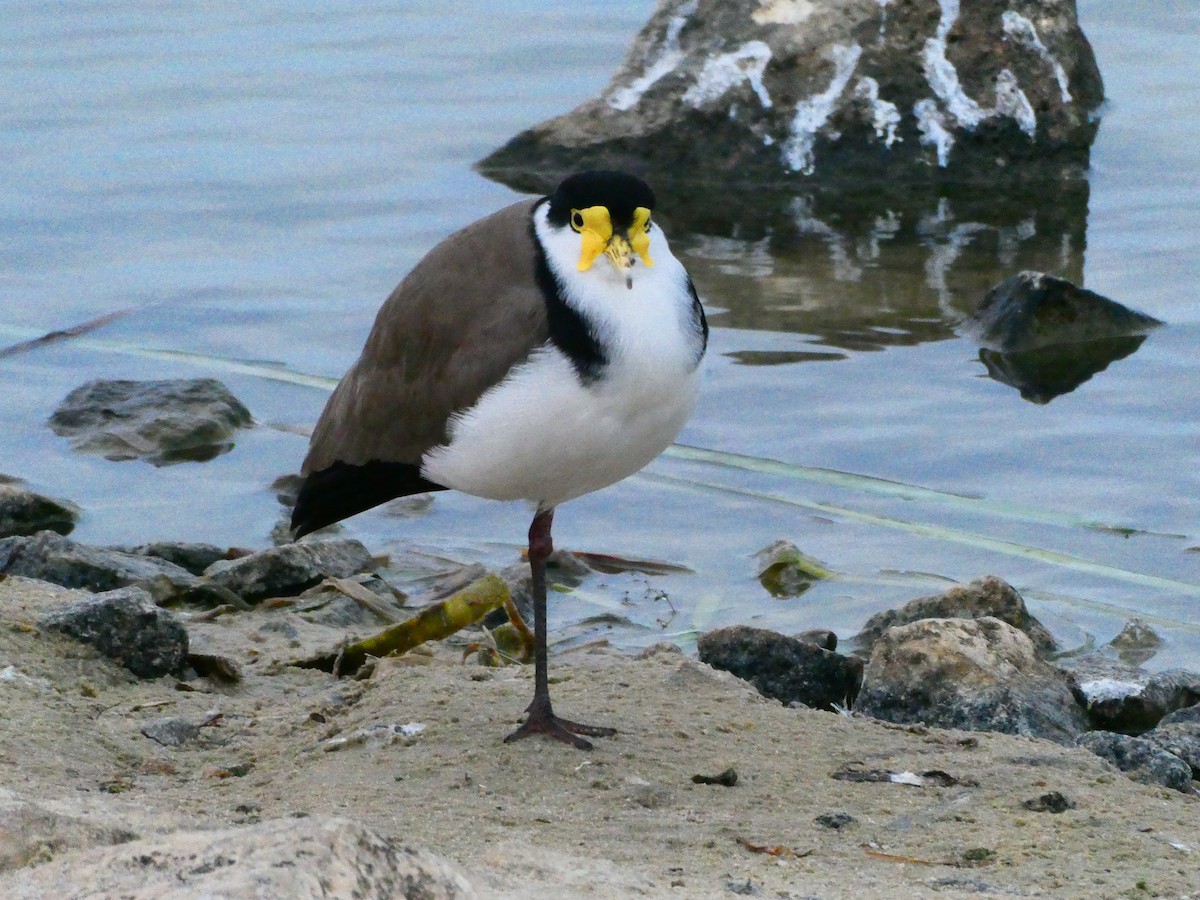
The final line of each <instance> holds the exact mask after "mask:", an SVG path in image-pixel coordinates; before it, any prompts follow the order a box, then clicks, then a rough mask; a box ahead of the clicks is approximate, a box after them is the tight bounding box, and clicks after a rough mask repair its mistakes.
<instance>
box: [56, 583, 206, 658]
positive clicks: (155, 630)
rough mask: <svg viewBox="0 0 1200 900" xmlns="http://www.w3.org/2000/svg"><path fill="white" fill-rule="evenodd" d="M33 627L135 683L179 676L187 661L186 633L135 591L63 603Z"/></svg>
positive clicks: (171, 616)
mask: <svg viewBox="0 0 1200 900" xmlns="http://www.w3.org/2000/svg"><path fill="white" fill-rule="evenodd" d="M38 624H39V625H41V627H42V628H45V629H48V630H51V631H61V632H63V633H64V634H68V635H70V636H71V637H73V638H75V639H76V640H79V641H82V642H84V643H85V644H89V645H91V646H92V647H95V648H96V649H97V650H99V651H100V652H101V653H103V654H104V655H105V656H108V657H109V658H111V659H113V660H115V661H117V662H119V663H120V664H121V665H123V666H124V667H125V668H127V669H128V670H129V671H130V672H132V673H133V674H134V675H137V676H138V677H139V678H158V677H160V676H163V675H170V674H173V673H178V672H179V671H180V670H181V669H182V668H183V664H184V661H185V660H186V659H187V652H188V635H187V629H185V628H184V627H183V623H182V622H180V620H179V617H178V616H176V615H175V614H174V613H173V612H171V611H170V610H166V609H160V608H159V607H158V606H157V604H155V602H154V600H153V598H151V596H150V595H149V594H147V593H146V592H145V591H143V590H141V589H140V588H122V589H120V590H116V591H106V592H105V593H102V594H96V595H95V596H93V597H88V598H86V599H84V600H80V601H76V602H71V603H67V604H65V605H63V606H61V607H59V608H57V609H52V610H50V611H49V612H47V613H46V614H45V615H44V616H43V617H42V619H41V621H40V622H39V623H38Z"/></svg>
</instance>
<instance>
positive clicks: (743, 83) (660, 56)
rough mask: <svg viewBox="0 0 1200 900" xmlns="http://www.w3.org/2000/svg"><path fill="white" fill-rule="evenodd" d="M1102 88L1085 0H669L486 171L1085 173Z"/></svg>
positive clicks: (782, 178) (851, 178) (832, 175)
mask: <svg viewBox="0 0 1200 900" xmlns="http://www.w3.org/2000/svg"><path fill="white" fill-rule="evenodd" d="M1103 99H1104V88H1103V84H1102V82H1101V79H1100V72H1099V69H1098V68H1097V67H1096V62H1095V58H1094V56H1093V54H1092V49H1091V47H1090V45H1089V44H1088V42H1087V39H1086V38H1085V37H1084V35H1083V32H1082V31H1081V30H1080V27H1079V23H1078V21H1077V18H1076V12H1075V4H1074V2H1070V0H1065V2H1059V3H1054V4H1046V3H1042V2H1038V0H979V2H976V3H972V4H967V5H966V6H965V7H960V4H959V2H958V0H941V2H940V3H938V4H935V3H933V2H932V0H924V2H914V3H892V2H887V0H877V2H866V0H860V2H855V3H845V2H841V0H741V2H728V0H665V2H661V3H659V5H658V8H657V9H656V10H655V12H654V15H653V16H652V17H651V19H650V21H649V22H648V23H647V24H646V26H645V28H643V29H642V31H641V33H640V34H639V35H638V36H637V38H636V39H635V40H634V43H633V46H632V47H631V48H630V50H629V53H628V54H627V56H626V58H625V61H624V64H623V65H622V67H621V69H620V71H618V72H617V74H616V75H615V76H614V77H613V79H612V81H611V83H610V84H609V86H608V87H607V88H606V89H605V90H604V92H603V93H602V94H601V95H600V96H599V97H597V98H595V99H592V100H589V101H587V102H586V103H584V104H583V105H582V106H580V107H578V108H577V109H575V110H574V111H572V112H570V113H568V114H566V115H563V116H559V117H558V118H554V119H551V120H549V121H546V122H543V123H541V124H540V125H536V126H534V127H533V128H531V129H529V130H528V131H525V132H523V133H521V134H519V135H517V136H516V137H515V138H513V139H512V140H511V141H509V143H508V144H506V145H505V146H504V147H501V148H500V149H499V150H497V151H495V152H494V153H492V154H491V155H490V156H489V157H487V158H486V159H485V160H483V161H482V162H481V163H480V166H481V168H482V169H484V170H485V171H487V172H489V173H493V174H496V175H497V176H499V177H501V178H504V179H505V180H511V179H512V178H513V177H514V176H515V177H517V178H519V177H521V175H523V174H525V173H540V174H541V176H542V177H545V178H548V179H549V180H557V178H559V177H561V176H562V175H563V174H565V173H566V172H568V171H573V170H576V169H580V168H619V169H629V170H632V171H636V172H640V173H643V174H651V175H656V176H658V175H661V177H664V178H665V177H670V176H676V177H677V176H678V175H679V174H680V173H687V174H688V175H690V176H700V177H704V178H708V179H710V180H713V179H715V180H720V181H724V182H726V183H730V182H747V181H756V182H760V183H761V182H787V183H792V184H796V183H802V182H807V181H821V182H828V181H830V180H835V179H840V180H845V181H847V182H853V183H854V184H861V183H862V182H863V181H864V180H866V179H874V180H882V179H885V178H886V179H893V180H894V179H898V178H899V179H930V178H944V179H959V180H994V179H996V178H999V177H1006V178H1020V177H1028V176H1030V175H1035V174H1043V175H1045V174H1050V175H1055V176H1056V175H1059V174H1061V173H1062V172H1071V173H1079V172H1082V171H1084V170H1085V169H1086V168H1087V161H1088V150H1089V147H1090V145H1091V142H1092V140H1093V138H1094V136H1095V132H1096V127H1097V118H1096V115H1095V114H1096V111H1097V109H1098V107H1099V105H1100V103H1101V102H1102V100H1103Z"/></svg>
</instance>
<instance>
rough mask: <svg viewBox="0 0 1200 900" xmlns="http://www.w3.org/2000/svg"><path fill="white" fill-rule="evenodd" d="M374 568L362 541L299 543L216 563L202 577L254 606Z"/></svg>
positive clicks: (211, 584) (292, 595) (212, 584)
mask: <svg viewBox="0 0 1200 900" xmlns="http://www.w3.org/2000/svg"><path fill="white" fill-rule="evenodd" d="M373 564H374V560H373V558H372V557H371V553H370V551H368V550H367V548H366V547H365V546H363V544H362V542H361V541H355V540H334V541H302V542H300V543H295V544H285V545H284V546H282V547H271V548H269V549H267V550H261V551H259V552H258V553H251V554H250V555H249V556H243V557H241V558H240V559H234V560H221V561H218V562H215V563H213V564H212V565H211V566H209V567H208V569H207V570H205V573H204V574H205V581H206V583H207V584H208V585H209V586H210V587H217V588H223V589H225V590H229V591H232V592H233V593H235V594H237V595H238V596H240V597H241V598H242V599H243V600H245V601H246V602H248V603H256V602H258V601H260V600H265V599H267V598H268V597H294V596H296V595H297V594H300V593H302V592H303V591H306V590H308V589H309V588H310V587H312V586H313V585H315V584H318V583H319V582H320V581H321V580H322V579H325V578H348V577H350V576H351V575H357V574H359V573H360V572H366V571H367V570H368V569H370V568H371V567H372V565H373Z"/></svg>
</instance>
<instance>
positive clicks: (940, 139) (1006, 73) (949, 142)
mask: <svg viewBox="0 0 1200 900" xmlns="http://www.w3.org/2000/svg"><path fill="white" fill-rule="evenodd" d="M938 2H939V5H940V6H941V11H942V12H941V18H940V19H939V20H938V27H937V33H936V35H935V36H934V37H931V38H929V39H927V40H926V41H925V49H924V51H923V53H922V61H923V63H924V68H925V80H926V81H928V82H929V86H930V87H931V88H932V89H933V93H934V95H935V96H936V97H937V98H938V100H940V101H941V106H942V107H943V108H944V109H945V113H946V114H949V116H950V117H951V118H952V119H953V122H954V123H957V124H958V125H960V126H961V127H963V128H966V129H967V130H968V131H970V130H973V129H974V128H975V127H976V126H977V125H979V123H980V122H983V121H984V120H985V119H990V118H992V117H993V116H1008V117H1010V118H1012V119H1013V120H1014V121H1015V122H1016V123H1017V126H1018V127H1019V128H1020V129H1021V131H1023V132H1024V133H1025V134H1026V135H1027V136H1028V137H1030V138H1032V137H1034V136H1035V135H1036V134H1037V116H1036V114H1035V113H1034V111H1033V105H1032V104H1031V103H1030V102H1029V98H1028V97H1026V96H1025V92H1024V91H1022V90H1021V88H1020V85H1018V84H1017V76H1016V75H1014V74H1013V72H1012V70H1011V69H1002V70H1001V72H1000V74H999V75H997V76H996V102H995V105H994V106H992V107H991V108H984V107H982V106H980V105H979V104H978V103H976V102H975V101H974V100H972V99H971V98H970V97H968V96H967V95H966V93H965V92H964V91H963V89H962V84H961V83H960V82H959V80H958V70H957V69H955V68H954V64H953V63H952V62H950V60H949V59H947V57H946V37H947V36H948V35H949V34H950V29H951V28H953V27H954V23H955V22H956V21H958V11H959V5H958V4H959V0H938ZM1008 15H1009V14H1008V13H1006V14H1005V17H1007V16H1008ZM1017 18H1018V19H1020V18H1021V17H1020V16H1018V17H1017ZM1002 21H1004V23H1005V26H1004V27H1005V31H1006V32H1009V33H1013V32H1012V29H1014V28H1016V29H1019V28H1021V26H1020V25H1019V23H1016V22H1015V21H1014V22H1013V23H1012V24H1009V22H1008V20H1007V19H1006V18H1004V17H1002ZM1022 21H1023V22H1025V23H1027V24H1028V25H1029V29H1030V31H1031V32H1032V35H1033V38H1034V39H1035V40H1037V42H1038V44H1039V45H1041V41H1040V40H1039V39H1037V32H1036V31H1035V30H1033V24H1032V23H1030V22H1029V20H1028V19H1022ZM1042 46H1043V47H1044V45H1042ZM1064 77H1065V73H1064ZM1059 86H1060V87H1062V82H1061V81H1060V82H1059ZM913 115H915V116H916V117H917V128H918V129H919V130H920V132H921V143H922V144H924V145H926V146H933V147H935V148H936V150H937V155H938V166H939V167H940V168H945V167H946V165H947V164H948V163H949V161H950V148H951V147H953V146H954V135H953V131H952V128H953V123H950V122H947V119H946V115H945V114H943V111H942V108H939V106H938V104H937V103H936V102H935V101H934V100H933V99H932V98H927V99H924V100H919V101H917V103H916V104H915V105H914V106H913Z"/></svg>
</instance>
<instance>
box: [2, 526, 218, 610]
mask: <svg viewBox="0 0 1200 900" xmlns="http://www.w3.org/2000/svg"><path fill="white" fill-rule="evenodd" d="M0 572H3V573H7V574H10V575H24V576H25V577H26V578H37V579H40V580H41V581H49V582H51V583H52V584H59V585H62V586H63V587H70V588H84V589H85V590H89V591H93V592H95V591H111V590H114V589H116V588H121V587H128V586H131V585H136V586H138V587H142V588H145V589H146V590H147V591H149V592H150V593H151V594H152V595H153V596H154V597H155V599H157V600H166V599H168V598H170V597H172V596H174V595H176V594H179V593H181V592H184V591H187V590H189V589H191V588H194V587H196V586H197V585H198V583H199V579H198V578H196V576H195V575H193V574H192V573H191V572H189V571H187V569H184V568H182V567H180V566H177V565H175V564H174V563H171V562H168V561H167V560H164V559H158V558H155V557H152V556H142V555H140V554H136V553H127V552H125V551H123V550H113V549H110V548H106V547H89V546H88V545H86V544H78V543H76V542H75V541H72V540H70V539H69V538H65V537H63V536H62V535H59V534H55V533H54V532H53V531H43V532H39V533H38V534H35V535H33V536H32V537H11V538H4V539H2V540H0Z"/></svg>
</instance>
